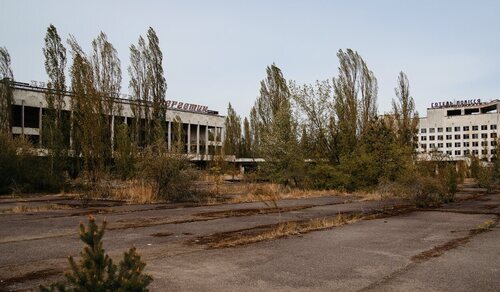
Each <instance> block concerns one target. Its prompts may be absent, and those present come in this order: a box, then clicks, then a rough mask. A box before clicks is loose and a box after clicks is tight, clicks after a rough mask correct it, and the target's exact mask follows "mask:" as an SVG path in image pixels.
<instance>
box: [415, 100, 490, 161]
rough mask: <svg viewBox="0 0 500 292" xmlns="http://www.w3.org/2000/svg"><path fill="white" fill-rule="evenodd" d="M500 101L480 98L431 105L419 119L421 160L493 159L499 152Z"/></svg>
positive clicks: (419, 151) (418, 147) (418, 150)
mask: <svg viewBox="0 0 500 292" xmlns="http://www.w3.org/2000/svg"><path fill="white" fill-rule="evenodd" d="M499 106H500V100H493V101H490V102H481V100H480V99H473V100H464V101H452V102H451V101H449V102H436V103H432V104H431V107H430V108H428V109H427V117H424V118H420V122H419V129H418V146H417V152H418V153H419V157H420V159H424V160H425V159H436V157H437V158H438V159H446V160H453V161H456V160H464V159H466V158H467V157H470V155H475V156H477V157H479V158H481V159H483V160H489V161H490V160H491V158H492V157H493V156H494V155H495V153H496V147H497V129H498V127H499V126H500V113H499Z"/></svg>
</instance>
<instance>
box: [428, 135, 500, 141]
mask: <svg viewBox="0 0 500 292" xmlns="http://www.w3.org/2000/svg"><path fill="white" fill-rule="evenodd" d="M436 137H437V140H440V141H441V140H443V137H444V136H443V135H438V136H429V141H434V140H435V139H436ZM461 137H462V136H461V135H458V134H457V135H455V136H454V138H455V140H459V139H461ZM452 138H453V135H446V140H451V139H452ZM463 138H464V139H470V134H464V135H463ZM478 138H479V134H472V139H478ZM487 138H488V133H482V134H481V139H487ZM490 138H494V139H496V138H497V133H490ZM420 141H427V136H420Z"/></svg>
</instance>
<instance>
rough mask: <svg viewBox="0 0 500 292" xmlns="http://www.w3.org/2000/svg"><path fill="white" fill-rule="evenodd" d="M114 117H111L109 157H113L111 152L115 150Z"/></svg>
mask: <svg viewBox="0 0 500 292" xmlns="http://www.w3.org/2000/svg"><path fill="white" fill-rule="evenodd" d="M114 146H115V115H112V116H111V156H113V150H114V149H115V147H114Z"/></svg>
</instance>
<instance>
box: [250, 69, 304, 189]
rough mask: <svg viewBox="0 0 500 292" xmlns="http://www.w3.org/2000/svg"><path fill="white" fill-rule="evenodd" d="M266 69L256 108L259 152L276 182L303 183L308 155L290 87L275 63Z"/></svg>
mask: <svg viewBox="0 0 500 292" xmlns="http://www.w3.org/2000/svg"><path fill="white" fill-rule="evenodd" d="M266 72H267V77H266V79H264V80H262V81H261V89H260V96H259V97H258V98H257V100H256V102H255V105H254V107H253V110H252V111H253V112H255V117H254V118H255V119H256V121H255V123H256V125H255V126H256V128H257V129H258V132H259V139H260V141H259V151H260V154H261V155H262V157H263V158H264V159H265V160H266V163H265V172H266V173H267V175H268V176H269V178H271V179H272V180H273V181H276V182H280V183H283V184H285V185H286V184H288V183H290V182H291V183H293V184H294V185H299V184H300V183H301V180H302V176H303V164H304V158H303V156H302V153H301V152H300V150H299V146H298V141H297V132H296V131H297V125H296V121H295V120H294V117H293V114H292V104H291V94H290V90H289V88H288V86H287V82H286V80H285V78H284V77H283V74H282V72H281V70H280V69H279V68H278V67H277V66H276V65H275V64H272V65H271V66H269V67H267V69H266Z"/></svg>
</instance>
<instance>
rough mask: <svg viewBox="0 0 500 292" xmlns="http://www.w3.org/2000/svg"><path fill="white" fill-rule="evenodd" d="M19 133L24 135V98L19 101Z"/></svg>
mask: <svg viewBox="0 0 500 292" xmlns="http://www.w3.org/2000/svg"><path fill="white" fill-rule="evenodd" d="M21 134H22V136H23V137H24V99H23V100H22V101H21Z"/></svg>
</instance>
